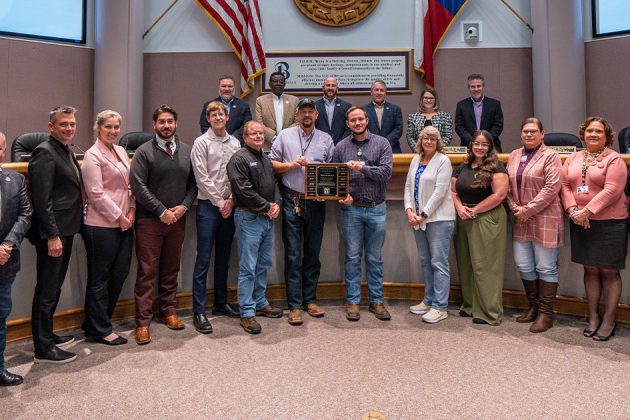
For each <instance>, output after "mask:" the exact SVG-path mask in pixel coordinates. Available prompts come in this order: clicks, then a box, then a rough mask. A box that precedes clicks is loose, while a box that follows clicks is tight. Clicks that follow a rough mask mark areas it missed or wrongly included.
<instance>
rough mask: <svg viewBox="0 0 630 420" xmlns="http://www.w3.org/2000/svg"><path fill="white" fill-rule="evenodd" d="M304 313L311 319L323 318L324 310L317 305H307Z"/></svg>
mask: <svg viewBox="0 0 630 420" xmlns="http://www.w3.org/2000/svg"><path fill="white" fill-rule="evenodd" d="M306 313H308V314H309V315H310V316H312V317H315V318H319V317H322V316H324V314H325V313H326V310H324V308H322V307H321V306H319V305H317V304H316V303H309V304H308V305H306Z"/></svg>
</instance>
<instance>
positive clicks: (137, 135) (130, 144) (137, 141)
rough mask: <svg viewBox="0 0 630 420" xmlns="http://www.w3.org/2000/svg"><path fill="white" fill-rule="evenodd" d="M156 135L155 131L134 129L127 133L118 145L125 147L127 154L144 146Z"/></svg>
mask: <svg viewBox="0 0 630 420" xmlns="http://www.w3.org/2000/svg"><path fill="white" fill-rule="evenodd" d="M153 137H155V133H145V132H144V131H132V132H130V133H125V135H124V136H122V137H121V138H120V141H118V145H119V146H122V147H124V148H125V150H126V151H127V154H130V155H131V154H133V153H135V152H136V149H137V148H138V147H140V146H142V145H143V144H144V143H146V142H148V141H149V140H151V139H152V138H153Z"/></svg>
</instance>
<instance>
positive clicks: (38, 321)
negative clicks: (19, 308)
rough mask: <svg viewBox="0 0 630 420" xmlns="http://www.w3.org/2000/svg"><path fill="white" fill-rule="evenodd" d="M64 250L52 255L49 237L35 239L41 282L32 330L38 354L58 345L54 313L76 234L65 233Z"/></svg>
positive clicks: (33, 312)
mask: <svg viewBox="0 0 630 420" xmlns="http://www.w3.org/2000/svg"><path fill="white" fill-rule="evenodd" d="M60 239H61V245H62V246H63V251H62V253H61V256H60V257H50V256H49V255H48V241H47V240H38V241H37V242H36V243H35V251H36V252H37V284H36V286H35V296H34V297H33V311H32V315H31V317H32V319H31V324H32V330H33V344H34V346H35V356H39V355H42V354H44V353H46V352H48V351H50V350H51V349H52V348H53V347H54V346H55V339H54V336H53V314H54V313H55V309H57V303H59V295H60V294H61V286H62V285H63V281H64V280H65V278H66V272H67V271H68V263H69V262H70V255H71V254H72V242H73V241H74V236H62V237H61V238H60Z"/></svg>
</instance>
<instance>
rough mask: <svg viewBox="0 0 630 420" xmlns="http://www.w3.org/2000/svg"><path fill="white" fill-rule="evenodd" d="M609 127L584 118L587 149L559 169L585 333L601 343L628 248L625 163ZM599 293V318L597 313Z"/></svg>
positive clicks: (611, 320)
mask: <svg viewBox="0 0 630 420" xmlns="http://www.w3.org/2000/svg"><path fill="white" fill-rule="evenodd" d="M614 134H615V133H614V131H613V129H612V127H611V125H610V124H609V123H608V122H607V121H606V120H605V119H603V118H600V117H589V118H587V119H586V120H585V121H584V122H583V123H582V125H581V126H580V138H581V139H582V141H583V142H584V144H585V147H586V149H585V150H582V151H579V152H575V153H573V154H572V155H571V156H569V158H568V159H567V160H566V161H565V163H564V166H563V168H562V190H561V194H562V203H563V206H564V209H565V210H566V212H567V213H568V214H569V217H570V218H571V223H570V231H571V260H572V261H573V262H576V263H578V264H582V265H583V266H584V288H585V290H586V297H587V300H588V311H589V325H588V327H587V328H586V329H585V330H584V336H585V337H592V338H593V340H596V341H606V340H608V339H609V338H610V337H612V336H613V335H614V334H615V318H616V315H617V306H618V304H619V298H620V296H621V277H620V275H619V270H620V269H623V268H625V261H626V252H627V248H628V234H627V227H626V217H627V216H628V210H627V208H626V197H625V195H624V187H625V184H626V179H627V176H628V171H627V169H626V164H625V163H624V161H623V159H622V158H621V156H619V154H618V153H617V152H615V151H614V150H613V149H612V148H610V146H611V145H612V143H613V138H614V137H613V136H614ZM602 292H603V294H604V299H605V312H604V316H603V318H602V317H600V315H599V312H598V307H599V299H600V296H601V295H602Z"/></svg>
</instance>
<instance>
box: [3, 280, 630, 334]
mask: <svg viewBox="0 0 630 420" xmlns="http://www.w3.org/2000/svg"><path fill="white" fill-rule="evenodd" d="M345 292H346V288H345V285H344V283H343V282H321V283H319V285H318V286H317V296H318V298H319V299H321V300H344V297H345ZM383 293H384V295H385V299H391V300H408V301H418V300H420V297H421V296H422V295H423V294H424V285H422V284H417V283H393V282H385V283H383ZM361 297H362V298H363V299H367V297H368V293H367V285H366V284H365V283H364V284H362V286H361ZM267 298H268V299H269V300H271V301H286V293H285V286H284V284H270V285H269V286H268V287H267ZM461 298H462V293H461V289H460V287H459V286H451V290H450V295H449V302H450V303H453V304H455V303H458V302H461ZM213 300H214V293H213V291H212V290H210V291H208V302H212V301H213ZM228 300H229V301H231V302H235V301H236V288H234V287H232V288H230V289H228ZM503 306H504V307H506V308H518V309H524V308H526V307H527V297H526V296H525V293H524V292H522V291H518V290H504V291H503ZM191 308H192V293H191V292H182V293H178V294H177V309H178V310H188V309H191ZM602 309H603V306H602ZM154 310H155V311H156V312H157V306H156V307H155V308H154ZM135 311H136V306H135V302H134V300H133V299H127V300H121V301H119V302H118V304H117V305H116V310H115V311H114V316H113V319H114V320H121V319H132V318H133V317H134V316H135ZM555 312H556V313H558V314H563V315H573V316H580V317H585V316H587V314H588V306H587V302H586V299H585V298H577V297H570V296H558V297H557V298H556V305H555ZM84 317H85V313H84V310H83V308H75V309H69V310H67V311H62V312H59V313H56V314H55V316H54V325H55V331H63V330H68V329H76V328H80V327H81V324H82V323H83V319H84ZM617 321H618V322H620V323H630V305H628V304H620V305H619V309H618V311H617ZM30 337H31V318H19V319H14V320H11V321H9V322H7V341H15V340H21V339H24V338H30Z"/></svg>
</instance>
